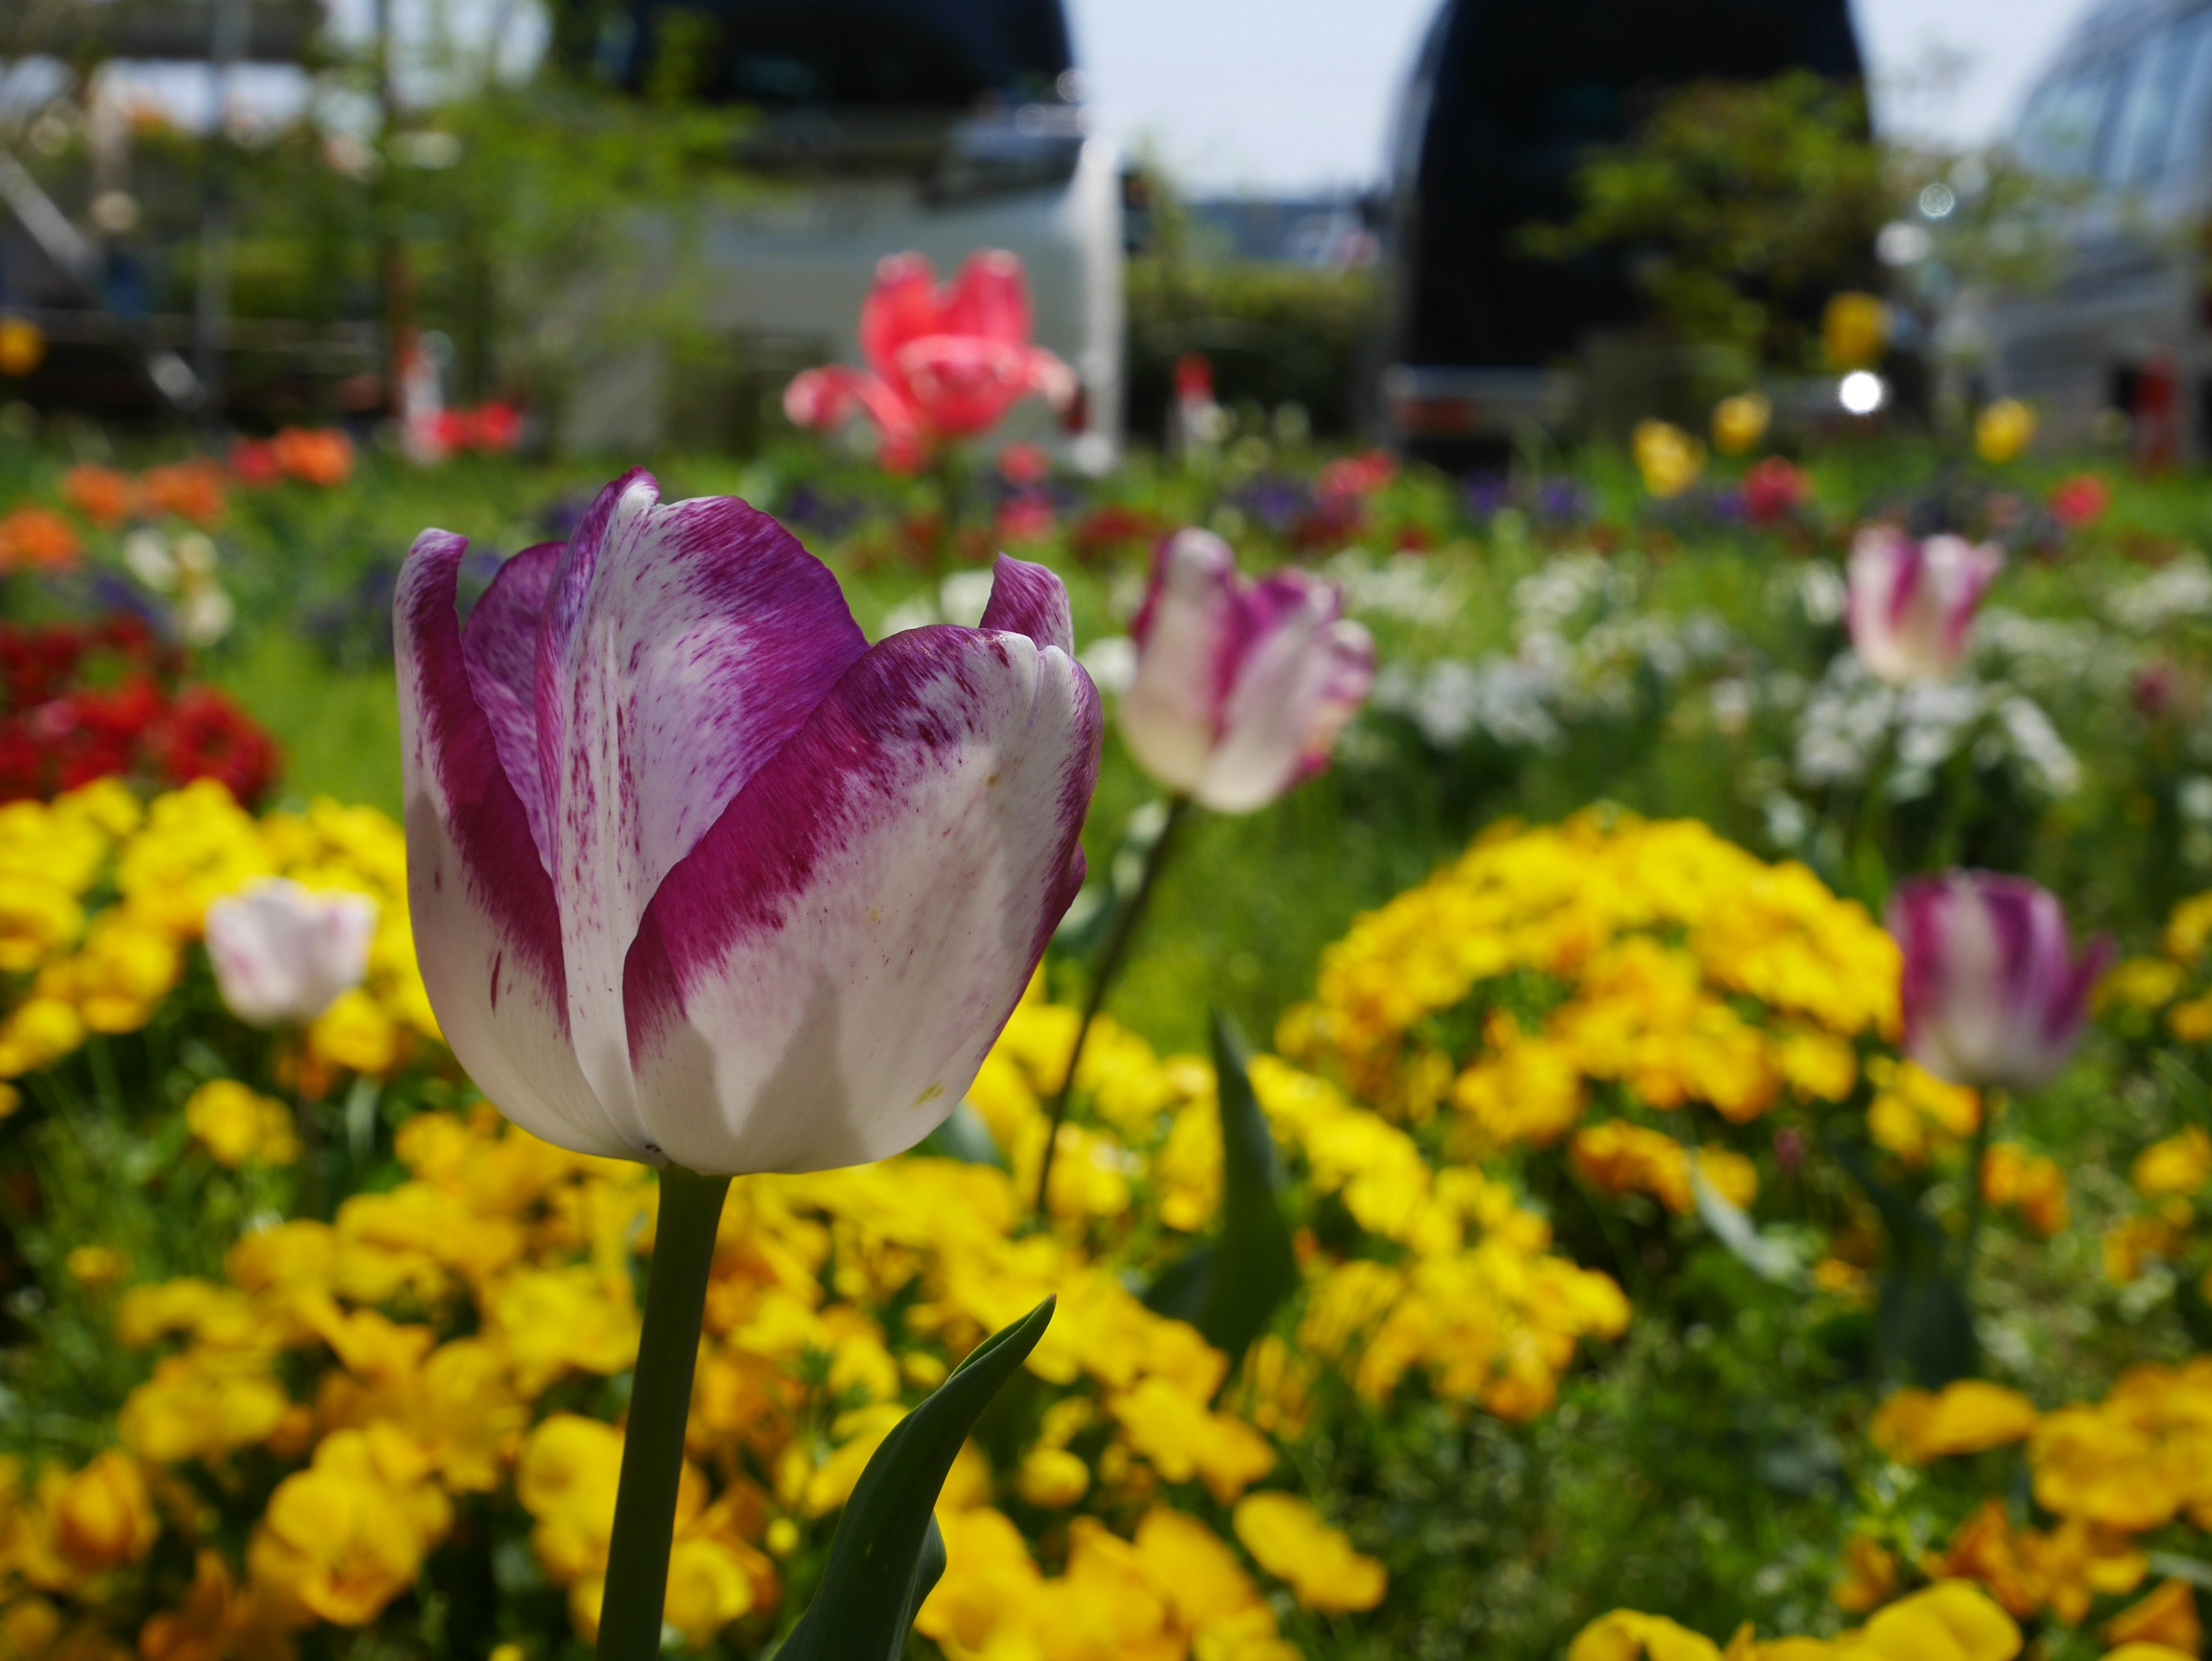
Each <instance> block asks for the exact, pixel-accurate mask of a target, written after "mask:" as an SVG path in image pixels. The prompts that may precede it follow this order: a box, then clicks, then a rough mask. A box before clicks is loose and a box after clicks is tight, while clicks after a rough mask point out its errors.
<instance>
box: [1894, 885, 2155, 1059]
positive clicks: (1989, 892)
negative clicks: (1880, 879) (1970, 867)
mask: <svg viewBox="0 0 2212 1661" xmlns="http://www.w3.org/2000/svg"><path fill="white" fill-rule="evenodd" d="M1889 932H1890V933H1891V934H1893V935H1894V936H1895V937H1896V940H1897V943H1898V945H1899V947H1900V948H1902V950H1903V951H1904V953H1905V980H1904V1004H1905V1050H1906V1051H1907V1052H1908V1053H1909V1054H1910V1055H1911V1057H1912V1059H1913V1060H1914V1061H1916V1062H1919V1063H1920V1065H1921V1066H1923V1067H1924V1068H1927V1069H1928V1070H1929V1072H1930V1073H1933V1074H1936V1077H1938V1078H1941V1079H1948V1080H1950V1081H1951V1082H1952V1083H1953V1084H1962V1085H1973V1086H1991V1085H1996V1086H2009V1087H2011V1088H2014V1089H2017V1090H2033V1089H2035V1088H2036V1087H2038V1086H2040V1085H2043V1084H2045V1083H2046V1082H2048V1081H2049V1080H2050V1079H2051V1076H2052V1075H2053V1074H2056V1073H2057V1071H2058V1069H2059V1068H2060V1067H2062V1066H2063V1065H2064V1063H2065V1061H2066V1058H2067V1056H2069V1055H2070V1054H2071V1053H2072V1052H2073V1049H2074V1045H2075V1041H2076V1040H2077V1039H2079V1038H2080V1037H2081V1025H2082V1022H2083V1020H2084V1019H2086V1017H2087V1010H2088V1001H2089V989H2090V988H2091V987H2092V986H2093V985H2094V984H2095V983H2096V980H2097V977H2098V976H2099V975H2100V974H2102V973H2103V972H2104V968H2105V964H2106V962H2107V961H2108V960H2109V959H2110V958H2111V956H2112V942H2111V941H2110V940H2106V939H2104V938H2102V937H2100V938H2099V939H2097V940H2093V941H2091V942H2090V943H2089V944H2088V946H2087V947H2086V948H2085V949H2084V950H2083V951H2082V952H2081V953H2080V955H2078V956H2076V955H2075V952H2074V950H2073V946H2072V942H2071V941H2070V940H2069V938H2068V935H2067V931H2066V913H2065V911H2064V910H2063V908H2062V907H2061V906H2060V905H2059V904H2058V901H2057V898H2056V897H2053V896H2052V895H2051V893H2050V892H2048V891H2046V890H2045V889H2042V888H2039V887H2038V886H2037V885H2035V884H2034V883H2032V882H2030V881H2028V880H2027V879H2026V878H2025V877H2008V876H2001V875H1997V874H1995V873H1990V872H1986V871H1952V872H1947V873H1945V874H1943V875H1942V876H1940V877H1912V878H1909V879H1906V880H1905V882H1902V883H1900V884H1899V885H1898V889H1897V892H1896V893H1895V895H1894V896H1893V897H1892V898H1891V900H1890V904H1889Z"/></svg>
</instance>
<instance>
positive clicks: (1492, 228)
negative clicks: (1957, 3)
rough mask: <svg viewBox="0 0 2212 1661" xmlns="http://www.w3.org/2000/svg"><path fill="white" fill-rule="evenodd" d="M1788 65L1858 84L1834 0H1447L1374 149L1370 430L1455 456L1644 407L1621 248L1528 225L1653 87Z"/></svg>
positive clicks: (1648, 103)
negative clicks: (1377, 344)
mask: <svg viewBox="0 0 2212 1661" xmlns="http://www.w3.org/2000/svg"><path fill="white" fill-rule="evenodd" d="M1790 70H1810V71H1812V72H1813V73H1814V75H1816V76H1820V77H1823V78H1825V79H1826V80H1828V81H1831V82H1839V83H1846V84H1855V83H1856V82H1857V81H1858V79H1859V77H1860V76H1861V63H1860V57H1859V48H1858V43H1857V37H1856V35H1855V33H1854V32H1853V28H1852V23H1851V18H1850V12H1849V10H1848V9H1846V7H1845V5H1844V0H1667V3H1657V4H1653V3H1624V0H1447V3H1446V4H1445V5H1444V6H1443V9H1441V10H1440V11H1439V12H1438V14H1437V18H1436V21H1435V22H1434V23H1433V24H1432V25H1431V27H1430V30H1429V33H1428V35H1427V38H1426V40H1425V44H1424V45H1423V46H1422V49H1421V52H1420V56H1419V60H1418V62H1417V64H1415V67H1414V70H1413V75H1412V77H1411V79H1410V81H1409V82H1408V83H1407V87H1406V89H1405V92H1404V95H1403V98H1402V101H1401V106H1400V112H1399V117H1398V125H1397V132H1396V136H1395V145H1394V148H1393V152H1392V155H1391V160H1390V177H1389V186H1388V190H1389V202H1388V210H1387V214H1386V216H1385V220H1384V224H1385V247H1386V260H1387V274H1386V277H1385V285H1386V294H1387V296H1388V297H1387V305H1388V308H1389V320H1388V323H1387V325H1386V328H1387V349H1386V350H1387V354H1388V356H1387V367H1386V368H1383V372H1382V380H1381V391H1382V399H1381V409H1380V412H1379V413H1380V417H1381V421H1380V424H1381V426H1382V428H1383V431H1384V433H1385V434H1386V435H1388V436H1389V437H1390V438H1392V439H1393V440H1394V441H1397V442H1399V443H1401V444H1402V445H1405V446H1407V447H1410V448H1412V449H1413V450H1415V451H1416V452H1419V453H1425V454H1427V455H1430V456H1431V457H1432V458H1434V459H1439V460H1445V461H1449V462H1453V463H1455V464H1457V465H1465V464H1466V462H1467V461H1468V460H1470V459H1477V458H1479V457H1480V456H1482V455H1485V454H1491V455H1495V454H1498V453H1502V451H1503V450H1504V447H1505V446H1506V445H1507V444H1509V443H1510V441H1511V439H1512V438H1513V436H1514V435H1515V433H1516V430H1518V429H1523V428H1525V427H1528V426H1530V425H1556V424H1558V423H1562V422H1565V421H1566V420H1568V419H1569V418H1571V417H1576V416H1577V415H1580V416H1583V417H1589V418H1594V421H1595V424H1596V425H1597V426H1599V427H1601V428H1602V429H1620V428H1625V426H1626V423H1629V422H1631V421H1632V420H1633V419H1634V418H1635V417H1637V416H1638V415H1641V414H1644V413H1649V412H1650V406H1651V405H1654V404H1655V403H1656V402H1658V401H1660V399H1662V392H1661V389H1660V387H1659V386H1657V385H1656V384H1655V382H1657V381H1662V380H1664V379H1666V378H1667V375H1668V373H1669V363H1668V353H1669V350H1670V344H1669V343H1665V342H1660V341H1656V340H1655V339H1654V337H1653V332H1652V331H1651V330H1650V327H1649V326H1648V325H1649V323H1650V319H1651V318H1652V315H1653V312H1654V309H1655V308H1654V307H1653V305H1652V303H1651V301H1650V296H1649V295H1646V294H1644V293H1643V292H1641V291H1640V290H1639V288H1638V283H1637V281H1636V276H1637V271H1636V267H1637V261H1638V257H1639V256H1638V251H1637V250H1636V249H1635V248H1633V247H1632V246H1623V245H1620V244H1618V243H1613V244H1609V245H1607V246H1590V247H1583V248H1579V249H1577V250H1574V251H1572V252H1571V254H1570V256H1569V257H1566V258H1557V257H1549V256H1547V255H1546V254H1544V253H1541V252H1537V251H1535V250H1534V249H1533V248H1532V247H1530V246H1528V241H1527V240H1526V229H1527V228H1528V227H1530V226H1534V225H1541V224H1545V223H1547V222H1559V221H1562V220H1565V219H1566V218H1568V217H1569V216H1570V215H1571V213H1572V212H1573V210H1575V207H1576V205H1577V197H1576V189H1575V186H1576V179H1577V170H1578V169H1579V168H1580V167H1583V164H1584V163H1585V162H1586V161H1587V160H1588V158H1589V153H1590V152H1591V150H1592V149H1593V148H1594V147H1600V146H1607V145H1617V144H1619V143H1621V142H1622V141H1623V140H1625V139H1627V138H1628V137H1630V136H1631V135H1632V133H1633V132H1634V131H1636V129H1637V127H1638V125H1639V123H1641V122H1642V121H1644V119H1647V118H1649V117H1650V116H1651V115H1652V114H1653V113H1654V112H1655V111H1656V109H1657V108H1658V107H1659V106H1660V105H1661V103H1662V100H1664V99H1665V98H1666V96H1667V95H1668V94H1670V93H1673V92H1675V91H1677V90H1678V89H1680V88H1685V87H1687V86H1690V85H1692V83H1698V82H1717V81H1737V82H1760V81H1766V80H1768V79H1770V78H1771V77H1774V76H1781V75H1783V74H1784V73H1785V72H1786V71H1790ZM1867 251H1868V252H1869V253H1870V252H1871V238H1870V237H1869V247H1868V250H1867ZM1842 275H1843V274H1842V273H1838V276H1839V277H1841V276H1842ZM1835 286H1838V287H1842V286H1845V284H1844V283H1843V282H1841V281H1839V282H1838V283H1837V284H1836V285H1835ZM1673 344H1680V343H1673Z"/></svg>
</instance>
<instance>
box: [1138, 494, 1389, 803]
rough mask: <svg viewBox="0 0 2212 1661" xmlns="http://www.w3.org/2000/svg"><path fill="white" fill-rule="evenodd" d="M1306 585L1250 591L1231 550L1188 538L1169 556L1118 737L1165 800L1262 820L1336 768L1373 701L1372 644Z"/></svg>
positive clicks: (1202, 534) (1279, 577) (1160, 562)
mask: <svg viewBox="0 0 2212 1661" xmlns="http://www.w3.org/2000/svg"><path fill="white" fill-rule="evenodd" d="M1343 609H1344V599H1343V596H1342V595H1341V594H1340V593H1338V592H1337V591H1336V589H1335V588H1334V587H1332V586H1331V585H1329V584H1328V583H1326V582H1323V581H1321V580H1320V579H1319V578H1318V577H1315V576H1311V575H1308V574H1307V573H1306V572H1304V571H1300V570H1295V569H1290V570H1281V571H1277V572H1275V573H1274V574H1273V575H1271V576H1268V577H1266V578H1263V579H1262V580H1261V581H1258V582H1255V583H1250V584H1247V583H1244V582H1243V581H1239V580H1238V578H1237V561H1236V557H1235V556H1234V555H1233V554H1231V552H1230V551H1229V545H1228V544H1226V543H1225V542H1224V541H1222V539H1221V538H1219V537H1218V536H1215V535H1214V534H1212V532H1209V531H1182V532H1177V533H1176V535H1175V536H1173V537H1171V538H1169V539H1168V541H1167V542H1166V543H1165V544H1164V545H1163V546H1162V547H1161V549H1160V551H1159V555H1158V558H1157V559H1156V560H1155V561H1154V562H1153V565H1152V587H1151V589H1150V590H1149V591H1148V592H1147V593H1146V596H1145V604H1144V609H1143V610H1141V611H1139V612H1138V614H1137V618H1136V621H1135V623H1134V624H1133V625H1132V626H1131V629H1130V631H1129V632H1130V634H1131V636H1133V638H1134V640H1135V642H1136V645H1137V670H1136V678H1135V679H1134V680H1133V682H1132V683H1131V684H1130V687H1129V690H1128V691H1127V694H1126V695H1125V696H1124V697H1123V698H1122V700H1121V731H1122V734H1123V736H1124V737H1125V738H1127V740H1128V744H1129V749H1130V751H1131V753H1132V754H1133V755H1134V756H1135V757H1136V758H1137V760H1138V762H1139V764H1141V765H1142V766H1143V767H1144V768H1145V770H1146V771H1147V772H1149V773H1151V774H1152V776H1153V777H1154V778H1155V779H1158V781H1159V782H1161V783H1162V784H1164V785H1165V786H1166V787H1167V788H1169V789H1170V790H1172V791H1175V792H1176V793H1177V794H1182V795H1188V796H1190V797H1192V798H1194V799H1195V800H1197V801H1199V802H1200V803H1201V804H1202V805H1203V806H1207V807H1211V808H1213V809H1215V810H1216V811H1217V812H1224V813H1249V812H1253V811H1254V810H1255V809H1257V808H1261V807H1265V806H1267V804H1268V803H1269V802H1271V801H1273V800H1275V799H1276V798H1277V797H1278V796H1279V795H1281V794H1283V793H1284V792H1285V790H1288V789H1289V788H1291V786H1292V785H1293V784H1296V783H1297V782H1298V781H1299V780H1300V779H1302V778H1304V777H1306V776H1308V775H1310V774H1312V773H1315V772H1318V771H1319V770H1321V769H1322V767H1324V766H1326V765H1327V764H1328V751H1329V746H1330V745H1332V744H1334V742H1335V740H1336V735H1337V733H1339V732H1340V731H1341V730H1342V728H1343V727H1344V724H1345V722H1346V721H1350V720H1351V719H1352V714H1353V712H1354V711H1355V710H1357V709H1358V708H1359V706H1360V703H1362V702H1363V701H1364V699H1365V698H1366V697H1367V689H1368V687H1369V685H1370V684H1371V683H1372V682H1373V680H1374V678H1375V642H1373V641H1372V640H1371V639H1370V637H1369V636H1368V633H1367V630H1364V629H1363V628H1361V627H1360V626H1359V625H1358V624H1356V623H1353V622H1351V621H1349V620H1347V619H1345V618H1341V617H1340V615H1339V614H1340V612H1341V611H1342V610H1343Z"/></svg>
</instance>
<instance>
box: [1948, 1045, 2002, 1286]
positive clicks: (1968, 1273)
mask: <svg viewBox="0 0 2212 1661" xmlns="http://www.w3.org/2000/svg"><path fill="white" fill-rule="evenodd" d="M1977 1105H1978V1110H1979V1111H1978V1114H1977V1116H1976V1118H1975V1121H1974V1139H1973V1141H1972V1142H1971V1143H1970V1144H1968V1147H1967V1151H1966V1165H1967V1169H1966V1238H1964V1239H1962V1240H1960V1242H1959V1290H1960V1292H1961V1293H1969V1288H1970V1287H1972V1283H1973V1279H1974V1255H1975V1253H1976V1251H1977V1250H1978V1249H1979V1247H1980V1245H1981V1243H1982V1213H1983V1211H1984V1208H1985V1207H1984V1196H1983V1190H1982V1167H1983V1166H1984V1165H1987V1164H1988V1163H1989V1157H1990V1124H1991V1123H1992V1122H1993V1121H1994V1120H1995V1119H1996V1116H1997V1115H1998V1114H1999V1113H2001V1112H2002V1111H2003V1110H2004V1097H2003V1095H2002V1092H1999V1091H1998V1090H1997V1089H1996V1087H1995V1086H1991V1087H1990V1088H1988V1089H1985V1090H1984V1091H1983V1092H1982V1095H1981V1100H1980V1102H1979V1103H1978V1104H1977ZM1969 1295H1971V1294H1970V1293H1969Z"/></svg>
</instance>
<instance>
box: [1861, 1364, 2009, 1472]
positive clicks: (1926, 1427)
mask: <svg viewBox="0 0 2212 1661" xmlns="http://www.w3.org/2000/svg"><path fill="white" fill-rule="evenodd" d="M2036 1423H2037V1414H2036V1411H2035V1404H2034V1403H2033V1402H2031V1401H2029V1400H2028V1399H2027V1397H2026V1396H2022V1395H2021V1393H2020V1392H2019V1391H2018V1390H2007V1389H2006V1388H2004V1386H2003V1385H2002V1384H1987V1383H1984V1381H1982V1380H1981V1379H1978V1378H1962V1379H1960V1380H1959V1381H1958V1382H1957V1383H1956V1384H1946V1385H1945V1386H1944V1387H1943V1388H1942V1390H1941V1391H1939V1392H1936V1393H1935V1394H1932V1395H1931V1394H1930V1393H1929V1392H1928V1391H1927V1390H1898V1391H1895V1392H1894V1393H1893V1394H1892V1395H1891V1396H1890V1397H1889V1398H1888V1399H1887V1401H1885V1402H1883V1403H1882V1404H1881V1408H1880V1409H1877V1410H1876V1412H1875V1416H1874V1423H1873V1425H1872V1426H1871V1427H1869V1434H1870V1435H1871V1436H1872V1437H1873V1439H1874V1442H1875V1446H1877V1447H1879V1448H1880V1449H1881V1451H1883V1452H1885V1453H1887V1454H1888V1455H1889V1456H1890V1457H1891V1458H1893V1459H1899V1460H1902V1461H1904V1462H1905V1463H1908V1464H1916V1465H1917V1464H1923V1463H1926V1462H1927V1461H1928V1460H1930V1459H1940V1458H1942V1457H1946V1456H1948V1455H1951V1454H1959V1453H1979V1452H1982V1451H1984V1449H1988V1448H1995V1447H2002V1446H2003V1445H2005V1444H2006V1443H2008V1442H2017V1441H2020V1440H2021V1439H2024V1438H2025V1437H2027V1436H2028V1435H2029V1434H2030V1433H2033V1431H2034V1429H2035V1427H2036Z"/></svg>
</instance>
